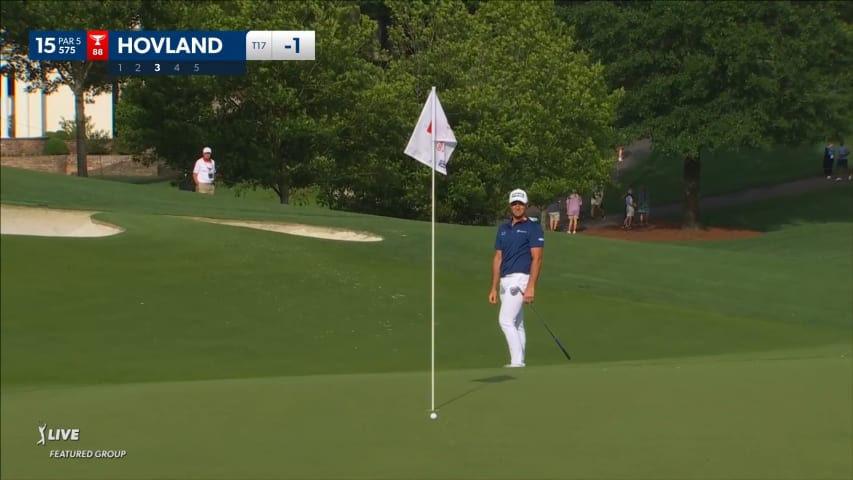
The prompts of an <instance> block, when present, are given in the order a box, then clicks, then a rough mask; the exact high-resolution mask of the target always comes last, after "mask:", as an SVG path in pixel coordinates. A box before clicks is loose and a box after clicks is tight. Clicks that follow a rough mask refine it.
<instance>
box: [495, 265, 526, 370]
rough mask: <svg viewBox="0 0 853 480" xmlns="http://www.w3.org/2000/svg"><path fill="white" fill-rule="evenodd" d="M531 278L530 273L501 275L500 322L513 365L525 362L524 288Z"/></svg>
mask: <svg viewBox="0 0 853 480" xmlns="http://www.w3.org/2000/svg"><path fill="white" fill-rule="evenodd" d="M529 279H530V275H528V274H526V273H511V274H509V275H507V276H505V277H501V288H500V297H501V311H500V314H499V315H498V324H500V326H501V330H503V332H504V336H506V343H507V346H508V347H509V358H510V363H511V364H513V365H521V364H523V363H524V348H525V345H526V344H527V337H526V336H525V334H524V308H523V307H524V290H526V289H527V282H528V280H529Z"/></svg>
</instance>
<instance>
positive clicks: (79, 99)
mask: <svg viewBox="0 0 853 480" xmlns="http://www.w3.org/2000/svg"><path fill="white" fill-rule="evenodd" d="M81 83H82V81H81ZM84 101H85V97H84V93H83V89H82V88H80V89H77V88H75V89H74V121H75V124H76V125H77V176H78V177H88V176H89V168H88V165H87V162H86V107H85V104H84Z"/></svg>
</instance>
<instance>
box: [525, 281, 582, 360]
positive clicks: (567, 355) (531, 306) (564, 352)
mask: <svg viewBox="0 0 853 480" xmlns="http://www.w3.org/2000/svg"><path fill="white" fill-rule="evenodd" d="M509 292H510V294H513V295H514V294H515V293H516V292H521V294H522V295H524V290H522V289H521V287H512V288H510V289H509ZM529 305H530V309H531V310H533V313H534V314H535V315H536V318H537V319H538V320H539V323H541V324H542V326H544V327H545V330H548V333H550V334H551V338H553V339H554V342H555V343H556V344H557V346H558V347H560V350H562V351H563V355H565V356H566V359H567V360H571V359H572V356H571V355H569V351H568V350H566V347H564V346H563V344H562V343H560V339H559V338H557V336H556V335H554V331H553V330H551V327H549V326H548V324H547V323H545V319H544V318H542V316H541V315H539V312H537V311H536V309H535V308H533V304H532V303H531V304H529Z"/></svg>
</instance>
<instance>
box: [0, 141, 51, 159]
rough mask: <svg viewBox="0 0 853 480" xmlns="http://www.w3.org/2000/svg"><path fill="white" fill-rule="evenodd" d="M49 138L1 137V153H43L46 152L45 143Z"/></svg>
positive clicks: (6, 154)
mask: <svg viewBox="0 0 853 480" xmlns="http://www.w3.org/2000/svg"><path fill="white" fill-rule="evenodd" d="M46 142H47V139H46V138H44V137H36V138H2V139H0V155H2V156H4V157H7V156H20V155H42V154H43V153H44V144H45V143H46Z"/></svg>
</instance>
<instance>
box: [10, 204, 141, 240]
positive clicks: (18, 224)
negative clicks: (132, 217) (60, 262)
mask: <svg viewBox="0 0 853 480" xmlns="http://www.w3.org/2000/svg"><path fill="white" fill-rule="evenodd" d="M94 213H97V212H84V211H80V210H54V209H49V208H33V207H16V206H11V205H0V234H3V235H32V236H36V237H108V236H110V235H116V234H118V233H121V232H123V231H124V230H123V229H121V228H119V227H117V226H115V225H110V224H108V223H104V222H99V221H97V220H92V215H93V214H94Z"/></svg>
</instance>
